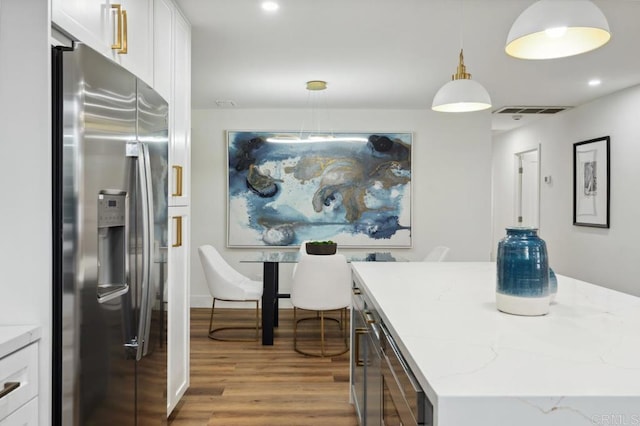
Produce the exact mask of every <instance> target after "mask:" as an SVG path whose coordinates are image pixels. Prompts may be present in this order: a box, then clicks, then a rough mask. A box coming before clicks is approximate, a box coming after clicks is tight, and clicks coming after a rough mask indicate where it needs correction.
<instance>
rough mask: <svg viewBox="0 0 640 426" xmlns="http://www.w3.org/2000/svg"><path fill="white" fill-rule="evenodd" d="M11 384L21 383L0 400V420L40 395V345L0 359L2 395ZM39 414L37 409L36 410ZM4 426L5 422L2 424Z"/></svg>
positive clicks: (34, 344) (0, 387)
mask: <svg viewBox="0 0 640 426" xmlns="http://www.w3.org/2000/svg"><path fill="white" fill-rule="evenodd" d="M9 383H19V385H18V386H17V387H16V388H15V389H14V390H12V391H11V392H9V393H7V394H5V395H4V396H3V397H2V398H0V420H4V419H5V417H7V416H8V415H9V414H11V413H13V412H14V411H16V410H17V409H18V408H20V407H21V406H22V405H24V404H25V403H27V402H28V401H30V400H32V399H33V398H34V397H35V396H36V395H37V394H38V343H37V342H36V343H32V344H30V345H28V346H25V347H24V348H22V349H20V350H18V351H16V352H14V353H12V354H10V355H7V356H6V357H4V358H2V359H0V393H1V392H2V391H3V389H5V388H6V387H7V386H8V384H9ZM35 411H36V413H37V411H38V410H37V407H36V409H35ZM0 424H2V425H4V422H2V423H0Z"/></svg>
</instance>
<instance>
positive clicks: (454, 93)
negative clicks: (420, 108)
mask: <svg viewBox="0 0 640 426" xmlns="http://www.w3.org/2000/svg"><path fill="white" fill-rule="evenodd" d="M487 108H491V97H489V93H487V91H486V89H485V88H484V87H482V85H481V84H480V83H477V82H475V81H473V80H471V74H469V73H468V72H467V68H466V67H465V65H464V56H463V53H462V49H460V62H459V63H458V69H457V72H456V73H455V74H453V75H452V76H451V81H450V82H448V83H446V84H445V85H444V86H442V87H441V88H440V90H438V92H437V93H436V95H435V96H434V97H433V104H432V105H431V109H433V110H434V111H440V112H471V111H480V110H483V109H487Z"/></svg>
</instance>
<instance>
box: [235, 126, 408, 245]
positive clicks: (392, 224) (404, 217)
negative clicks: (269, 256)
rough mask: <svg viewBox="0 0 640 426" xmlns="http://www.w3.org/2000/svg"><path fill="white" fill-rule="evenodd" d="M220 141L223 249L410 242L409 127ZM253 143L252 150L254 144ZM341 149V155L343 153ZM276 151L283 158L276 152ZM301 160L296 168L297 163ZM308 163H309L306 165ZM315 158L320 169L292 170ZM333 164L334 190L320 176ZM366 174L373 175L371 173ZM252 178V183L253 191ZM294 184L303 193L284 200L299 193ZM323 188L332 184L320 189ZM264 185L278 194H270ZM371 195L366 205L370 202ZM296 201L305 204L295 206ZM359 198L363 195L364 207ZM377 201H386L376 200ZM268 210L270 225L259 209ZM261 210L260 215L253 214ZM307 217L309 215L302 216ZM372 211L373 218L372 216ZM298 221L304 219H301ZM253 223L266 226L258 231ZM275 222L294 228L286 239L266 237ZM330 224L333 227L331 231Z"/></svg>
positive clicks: (244, 134) (244, 133)
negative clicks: (404, 129)
mask: <svg viewBox="0 0 640 426" xmlns="http://www.w3.org/2000/svg"><path fill="white" fill-rule="evenodd" d="M324 139H326V140H324ZM225 141H226V153H227V170H226V176H227V197H226V199H227V209H226V214H227V220H226V224H227V230H226V231H227V232H226V234H227V241H226V243H227V244H226V245H227V247H229V248H262V249H264V248H270V247H271V248H272V247H276V248H286V247H292V248H293V247H298V246H299V245H300V244H301V243H302V242H303V241H308V240H311V239H313V240H328V239H331V240H332V241H335V242H337V243H338V245H339V246H340V247H344V248H369V249H371V248H373V249H379V248H384V249H388V248H389V249H390V248H411V247H412V246H413V243H412V238H411V233H412V225H413V223H412V222H413V212H412V210H413V189H412V185H411V177H412V166H411V164H412V161H413V133H412V132H393V131H392V132H389V131H385V132H315V133H314V134H310V133H303V132H296V131H269V130H226V131H225ZM372 141H373V142H372ZM272 142H273V144H272ZM276 142H277V143H276ZM312 142H313V144H312ZM256 144H257V145H256ZM305 144H307V145H305ZM258 145H259V146H260V148H256V146H258ZM297 150H301V151H297ZM345 150H346V152H348V155H345V154H344V152H345ZM367 150H368V151H367ZM307 151H309V152H311V151H313V154H306V152H307ZM283 152H286V153H287V155H288V156H289V157H291V158H288V157H287V158H284V157H282V155H283V154H282V153H283ZM301 152H302V154H301ZM367 152H368V154H367ZM303 157H304V158H303ZM387 157H388V158H387ZM385 159H386V160H385ZM303 160H304V161H305V163H304V164H305V166H304V167H303V166H300V164H301V163H300V162H301V161H303ZM276 163H277V164H276ZM343 163H347V166H344V167H342V168H341V166H340V164H343ZM310 164H311V167H308V166H309V165H310ZM318 164H323V165H322V166H318V167H319V169H322V172H318V173H320V174H317V175H313V176H303V177H301V176H299V174H300V172H301V171H302V172H304V173H308V170H313V169H314V165H318ZM390 164H391V165H392V166H389V165H390ZM327 165H328V166H327ZM296 167H298V169H296ZM325 167H326V168H327V169H326V170H325V169H324V168H325ZM359 168H362V171H361V173H360V174H358V173H357V172H355V171H354V170H356V171H357V170H358V169H359ZM330 169H332V170H330ZM292 170H294V172H292ZM336 170H337V171H338V176H340V173H343V174H346V176H347V178H345V179H344V182H342V184H343V185H342V188H341V182H339V180H340V177H339V178H338V182H337V183H336V182H335V181H334V182H331V184H332V185H327V184H326V182H325V177H326V175H327V174H328V173H329V172H331V176H332V177H331V179H335V176H336ZM372 170H375V172H372ZM256 171H258V175H257V178H256V175H255V173H256ZM381 171H382V172H381ZM372 173H373V174H375V176H374V177H372ZM292 176H295V177H296V180H294V179H293V178H292ZM269 180H271V181H273V183H274V185H273V186H271V187H270V186H268V185H265V184H264V183H265V182H267V183H270V182H269ZM389 181H391V183H390V182H389ZM253 183H258V186H259V188H258V190H256V188H255V187H254V185H253ZM302 184H304V185H306V186H307V187H309V188H308V189H305V191H310V192H307V193H306V194H303V196H301V195H300V193H299V192H298V193H297V198H290V197H292V195H291V194H296V191H299V188H301V187H302ZM314 185H315V187H314ZM275 186H281V188H277V187H275ZM320 186H322V190H320ZM329 186H331V188H333V189H327V188H328V187H329ZM345 187H346V188H345ZM391 188H392V189H391ZM271 191H278V192H277V193H276V192H274V194H275V195H271ZM319 193H320V194H322V195H321V197H320V203H318V202H317V201H318V200H317V199H318V194H319ZM354 193H355V195H354ZM391 193H393V194H394V197H395V198H394V199H393V200H392V201H389V200H390V198H388V195H389V194H391ZM256 194H257V195H258V196H257V197H256V196H255V195H256ZM380 194H382V196H380ZM385 194H386V196H387V198H385ZM263 197H264V198H263ZM268 197H273V198H272V199H273V200H274V202H269V199H268ZM287 197H289V198H287ZM376 197H378V198H379V199H378V198H376ZM372 199H373V200H374V201H373V204H372V203H371V202H370V200H372ZM381 199H382V200H383V201H382V205H381V206H379V207H380V208H376V207H375V203H376V202H380V200H381ZM287 200H289V202H287ZM296 200H300V201H299V202H300V203H302V202H305V203H306V204H307V205H306V206H302V207H301V206H300V205H299V203H298V201H296ZM364 200H367V201H366V202H367V205H366V206H364ZM385 202H389V204H384V203H385ZM297 203H298V204H297ZM309 204H313V210H314V211H315V213H314V212H313V211H310V210H309V209H310V206H309ZM256 206H258V207H256ZM260 206H262V208H260ZM354 206H358V207H354ZM363 206H364V207H366V208H363ZM372 206H373V207H372ZM274 208H275V209H276V210H278V220H280V221H281V222H282V223H279V224H277V226H273V223H272V221H273V220H274V216H275V215H274V214H273V212H271V213H269V212H268V211H267V210H268V209H272V210H273V209H274ZM331 210H333V211H331ZM265 211H267V213H265V215H264V216H265V217H262V218H257V217H256V216H258V215H260V214H262V212H265ZM301 211H302V213H300V212H301ZM381 212H384V213H381ZM387 212H388V213H387ZM394 213H397V214H396V215H394ZM316 214H319V215H323V214H324V215H327V216H331V215H333V216H332V217H333V218H334V221H333V222H322V218H320V219H319V218H318V217H316V216H314V215H316ZM269 215H270V216H269ZM384 215H386V216H384ZM312 216H313V217H314V218H313V219H309V218H310V217H312ZM383 216H384V217H383ZM372 217H375V218H377V219H375V220H373V221H372ZM299 218H302V220H299ZM305 219H308V220H309V222H305ZM376 220H377V221H378V222H376ZM311 222H312V223H311ZM372 222H374V223H372ZM308 225H311V227H309V226H308ZM260 226H265V227H266V228H265V229H258V228H260ZM280 226H282V227H285V228H290V229H294V232H291V231H287V232H288V234H287V233H284V234H285V235H289V234H292V233H293V237H291V238H289V239H288V240H287V239H286V238H280V239H278V238H274V237H273V235H276V236H282V235H283V232H281V230H280V229H278V232H272V230H273V229H271V228H274V229H275V228H278V227H280ZM269 227H271V228H269ZM332 227H333V228H335V230H337V231H336V232H334V233H331V232H330V231H331V229H332ZM347 228H348V231H353V230H354V229H357V230H358V232H357V233H356V232H346V231H344V230H345V229H347ZM319 230H321V231H319ZM266 236H268V238H267V237H266Z"/></svg>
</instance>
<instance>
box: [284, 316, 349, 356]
mask: <svg viewBox="0 0 640 426" xmlns="http://www.w3.org/2000/svg"><path fill="white" fill-rule="evenodd" d="M315 313H316V315H315V316H313V317H306V318H300V319H298V316H297V314H298V309H297V308H296V307H295V306H294V308H293V349H294V350H295V351H296V352H298V353H300V354H303V355H307V356H316V357H325V356H338V355H342V354H344V353H346V352H348V351H349V343H348V341H347V335H346V333H345V321H344V319H343V317H342V315H343V314H344V310H343V309H340V320H339V319H336V318H327V320H331V321H334V322H336V323H338V324H337V325H338V327H339V330H340V332H341V333H342V337H343V339H344V349H342V350H340V351H338V352H331V353H329V352H328V351H327V349H326V336H325V315H324V314H325V311H315ZM309 320H315V321H317V320H319V322H320V351H319V353H318V352H308V351H305V350H302V349H300V348H299V347H298V323H300V322H302V321H309ZM341 320H342V321H341Z"/></svg>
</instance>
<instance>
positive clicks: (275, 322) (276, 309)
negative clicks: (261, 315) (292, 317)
mask: <svg viewBox="0 0 640 426" xmlns="http://www.w3.org/2000/svg"><path fill="white" fill-rule="evenodd" d="M279 272H280V268H279V267H278V264H277V263H276V270H275V271H274V275H275V292H274V294H275V300H274V302H273V306H274V309H273V326H274V327H277V326H278V316H279V315H278V313H279V312H280V303H279V300H280V276H279Z"/></svg>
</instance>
